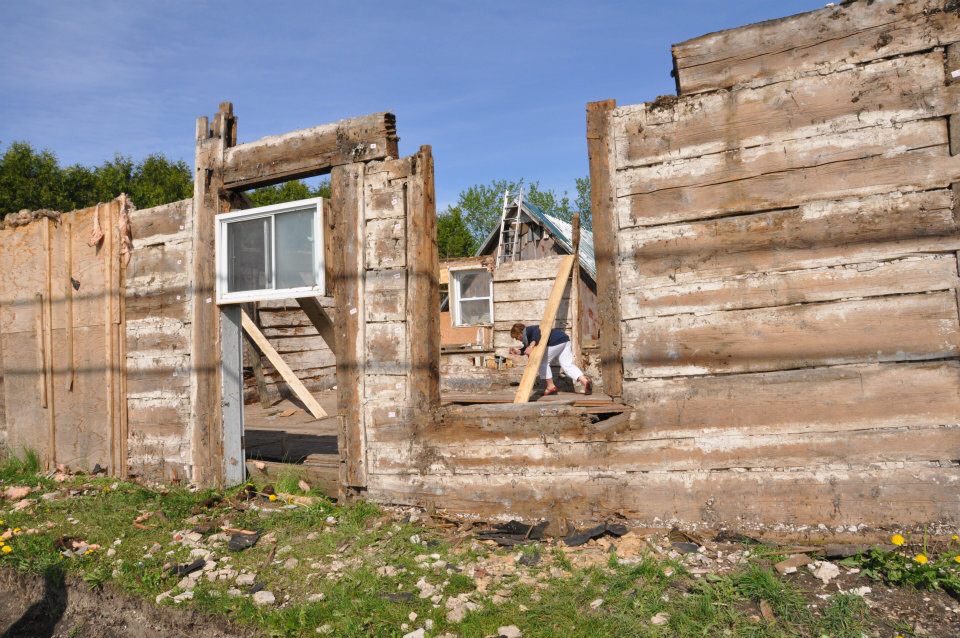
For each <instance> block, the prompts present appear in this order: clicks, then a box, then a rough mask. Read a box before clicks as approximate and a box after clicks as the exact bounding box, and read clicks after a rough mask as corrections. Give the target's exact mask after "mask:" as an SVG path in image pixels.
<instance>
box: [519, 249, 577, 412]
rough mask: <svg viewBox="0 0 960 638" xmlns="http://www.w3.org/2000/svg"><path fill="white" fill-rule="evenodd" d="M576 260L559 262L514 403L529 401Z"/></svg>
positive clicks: (570, 257) (575, 258) (573, 256)
mask: <svg viewBox="0 0 960 638" xmlns="http://www.w3.org/2000/svg"><path fill="white" fill-rule="evenodd" d="M576 260H577V256H576V255H567V256H565V257H564V258H563V259H562V261H561V262H560V269H559V270H558V271H557V277H556V279H555V280H554V282H553V289H552V290H551V291H550V297H548V298H547V302H546V307H545V309H544V311H543V318H542V319H541V320H540V335H541V339H540V341H538V342H536V345H534V347H533V351H532V352H530V353H529V355H528V358H527V363H526V366H525V367H524V370H523V377H522V378H521V379H520V387H518V388H517V395H516V397H515V398H514V400H513V402H514V403H526V402H528V401H529V400H530V393H531V392H532V391H533V384H534V383H535V382H536V380H537V373H538V372H539V370H540V362H541V361H543V357H544V355H545V354H546V352H547V342H548V341H549V340H550V339H549V338H550V331H551V330H553V324H554V321H555V320H556V318H557V310H558V309H559V308H560V302H561V301H562V300H563V292H564V290H566V289H567V287H568V286H569V285H570V271H571V270H572V269H573V264H574V262H575V261H576Z"/></svg>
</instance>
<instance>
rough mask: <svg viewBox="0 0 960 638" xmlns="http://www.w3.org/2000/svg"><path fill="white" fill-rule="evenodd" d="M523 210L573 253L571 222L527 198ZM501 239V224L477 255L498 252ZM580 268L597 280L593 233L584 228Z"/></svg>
mask: <svg viewBox="0 0 960 638" xmlns="http://www.w3.org/2000/svg"><path fill="white" fill-rule="evenodd" d="M516 205H517V200H516V199H514V201H513V204H512V205H511V208H512V207H515V206H516ZM520 206H521V210H522V211H523V213H524V215H525V216H526V217H527V218H528V219H530V220H532V221H534V222H536V223H537V224H539V225H540V226H542V227H543V228H545V229H546V230H547V232H549V233H550V235H552V236H553V238H554V240H555V241H556V242H557V244H559V245H560V247H561V248H563V250H565V251H566V253H567V254H568V255H569V254H571V253H573V225H572V224H571V223H570V222H567V221H564V220H562V219H559V218H557V217H554V216H553V215H548V214H546V213H545V212H543V210H541V209H540V208H539V207H538V206H536V205H535V204H533V203H531V202H530V201H529V200H527V198H526V197H524V198H523V200H522V201H521V202H520ZM499 237H500V226H499V224H498V225H497V226H496V227H495V228H494V229H493V230H492V231H490V234H489V235H487V238H486V239H485V240H484V241H483V243H482V244H481V245H480V248H478V249H477V253H476V254H477V255H488V254H493V253H494V252H496V249H497V243H498V241H499ZM579 253H580V254H579V255H578V256H579V258H580V266H581V267H582V268H583V269H584V270H585V271H586V273H587V274H588V275H590V278H591V279H593V280H594V281H596V280H597V261H596V257H595V256H594V253H593V233H592V232H591V231H589V230H587V229H586V228H584V227H583V226H581V227H580V250H579Z"/></svg>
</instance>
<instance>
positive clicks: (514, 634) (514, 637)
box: [497, 625, 523, 638]
mask: <svg viewBox="0 0 960 638" xmlns="http://www.w3.org/2000/svg"><path fill="white" fill-rule="evenodd" d="M497 636H498V638H523V632H521V631H520V629H518V628H517V626H516V625H507V626H506V627H498V628H497Z"/></svg>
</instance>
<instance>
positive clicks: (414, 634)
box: [403, 627, 427, 638]
mask: <svg viewBox="0 0 960 638" xmlns="http://www.w3.org/2000/svg"><path fill="white" fill-rule="evenodd" d="M426 635H427V634H426V633H425V632H424V631H423V627H421V628H420V629H416V630H414V631H411V632H410V633H409V634H403V638H425V637H426Z"/></svg>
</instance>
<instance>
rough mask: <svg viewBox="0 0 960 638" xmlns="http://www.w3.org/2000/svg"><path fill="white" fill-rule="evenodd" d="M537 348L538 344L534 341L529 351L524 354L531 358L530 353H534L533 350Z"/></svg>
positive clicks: (528, 348) (528, 347)
mask: <svg viewBox="0 0 960 638" xmlns="http://www.w3.org/2000/svg"><path fill="white" fill-rule="evenodd" d="M536 346H537V342H536V341H534V342H533V343H531V344H530V345H529V346H527V349H526V350H524V351H523V354H525V355H527V356H528V357H529V356H530V353H531V352H533V349H534V348H535V347H536Z"/></svg>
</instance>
